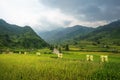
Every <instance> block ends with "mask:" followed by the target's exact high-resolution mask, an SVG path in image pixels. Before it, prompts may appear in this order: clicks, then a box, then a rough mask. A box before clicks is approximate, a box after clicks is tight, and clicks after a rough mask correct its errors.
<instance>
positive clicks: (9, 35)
mask: <svg viewBox="0 0 120 80" xmlns="http://www.w3.org/2000/svg"><path fill="white" fill-rule="evenodd" d="M7 44H8V45H7ZM0 45H1V47H5V48H15V47H16V48H42V47H45V46H47V45H48V44H47V43H46V42H45V41H44V40H43V39H42V38H41V37H39V36H38V35H37V34H36V33H35V32H34V30H33V29H32V28H31V27H30V26H24V27H20V26H17V25H13V24H9V23H7V22H6V21H4V20H3V19H0Z"/></svg>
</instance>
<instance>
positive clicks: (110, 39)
mask: <svg viewBox="0 0 120 80" xmlns="http://www.w3.org/2000/svg"><path fill="white" fill-rule="evenodd" d="M82 38H83V39H82V40H87V41H93V42H96V43H99V44H100V43H102V44H111V45H112V44H115V45H120V20H117V21H114V22H111V23H109V24H107V25H104V26H100V27H98V28H96V29H95V30H94V31H93V32H91V33H89V34H88V35H86V36H83V37H82ZM79 40H81V38H79Z"/></svg>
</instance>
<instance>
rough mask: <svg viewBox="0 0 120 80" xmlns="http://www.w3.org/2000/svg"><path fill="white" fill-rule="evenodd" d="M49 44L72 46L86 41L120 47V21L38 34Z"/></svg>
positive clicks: (77, 26)
mask: <svg viewBox="0 0 120 80" xmlns="http://www.w3.org/2000/svg"><path fill="white" fill-rule="evenodd" d="M39 35H40V36H41V37H42V38H43V39H44V40H45V41H47V42H48V43H51V44H61V43H62V44H64V43H67V44H72V43H79V42H80V41H87V42H93V43H99V44H111V45H112V44H114V45H120V42H119V41H120V20H117V21H114V22H111V23H109V24H107V25H104V26H99V27H97V28H90V27H85V26H80V25H76V26H73V27H68V28H63V29H60V30H59V29H57V30H53V31H49V32H43V33H40V34H39Z"/></svg>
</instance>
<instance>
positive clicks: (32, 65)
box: [0, 49, 120, 80]
mask: <svg viewBox="0 0 120 80" xmlns="http://www.w3.org/2000/svg"><path fill="white" fill-rule="evenodd" d="M38 51H39V52H40V53H41V55H40V56H37V55H35V54H26V55H25V54H0V80H8V79H9V80H119V79H120V54H113V53H107V52H78V51H77V52H76V51H63V58H62V59H61V58H57V55H56V54H49V53H50V50H48V49H43V50H38ZM87 54H91V55H93V56H94V61H93V62H89V61H86V55H87ZM100 55H108V57H109V62H107V63H102V62H100Z"/></svg>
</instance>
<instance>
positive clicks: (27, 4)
mask: <svg viewBox="0 0 120 80" xmlns="http://www.w3.org/2000/svg"><path fill="white" fill-rule="evenodd" d="M0 18H2V19H4V20H6V21H7V22H9V23H11V24H16V25H19V26H25V25H29V26H31V27H32V28H33V29H35V30H36V31H37V30H38V31H39V30H52V29H55V28H57V27H70V26H73V25H83V26H88V27H97V26H100V25H104V24H107V23H109V22H111V21H114V20H117V19H119V18H120V0H0Z"/></svg>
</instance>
